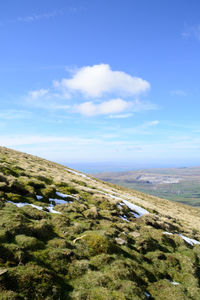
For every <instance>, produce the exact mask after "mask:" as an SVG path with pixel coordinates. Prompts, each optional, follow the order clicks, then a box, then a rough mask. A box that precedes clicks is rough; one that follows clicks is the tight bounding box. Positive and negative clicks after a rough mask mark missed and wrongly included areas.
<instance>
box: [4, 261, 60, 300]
mask: <svg viewBox="0 0 200 300" xmlns="http://www.w3.org/2000/svg"><path fill="white" fill-rule="evenodd" d="M5 285H6V287H7V288H9V289H11V290H13V291H14V292H17V293H18V295H19V296H20V297H23V299H45V298H46V297H47V296H48V295H53V297H52V298H50V299H55V298H56V297H57V299H59V297H60V296H61V287H60V286H59V284H58V283H57V282H56V280H55V278H54V276H53V274H52V273H51V272H49V271H48V270H46V269H45V268H43V267H40V266H36V265H32V264H29V265H26V266H18V267H14V268H12V269H9V270H8V273H7V280H6V283H5Z"/></svg>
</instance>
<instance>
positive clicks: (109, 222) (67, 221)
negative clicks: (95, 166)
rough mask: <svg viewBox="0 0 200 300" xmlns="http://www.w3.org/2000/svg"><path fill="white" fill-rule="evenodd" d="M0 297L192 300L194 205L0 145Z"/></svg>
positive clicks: (196, 271) (197, 266)
mask: <svg viewBox="0 0 200 300" xmlns="http://www.w3.org/2000/svg"><path fill="white" fill-rule="evenodd" d="M0 299H9V300H14V299H16V300H18V299H19V300H20V299H29V300H30V299H48V300H50V299H75V300H115V299H116V300H125V299H130V300H132V299H134V300H137V299H161V300H165V299H166V300H168V299H171V300H173V299H176V300H182V299H200V210H199V209H198V208H194V207H189V206H186V205H182V204H178V203H173V202H170V201H168V200H164V199H159V198H157V197H153V196H149V195H146V194H143V193H140V192H136V191H133V190H130V189H127V188H124V187H121V186H117V185H113V184H110V183H105V182H103V181H100V180H98V179H95V178H93V177H90V176H88V175H86V174H83V173H80V172H78V171H75V170H72V169H70V168H67V167H65V166H62V165H59V164H56V163H53V162H50V161H47V160H44V159H41V158H38V157H35V156H32V155H28V154H25V153H21V152H17V151H14V150H10V149H7V148H3V147H0Z"/></svg>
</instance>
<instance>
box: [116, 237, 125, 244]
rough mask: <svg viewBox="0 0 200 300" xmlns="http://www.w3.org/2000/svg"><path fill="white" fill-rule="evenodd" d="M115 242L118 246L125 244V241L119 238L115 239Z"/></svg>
mask: <svg viewBox="0 0 200 300" xmlns="http://www.w3.org/2000/svg"><path fill="white" fill-rule="evenodd" d="M115 241H116V243H117V244H119V245H124V244H126V243H127V242H126V241H125V240H123V239H121V238H115Z"/></svg>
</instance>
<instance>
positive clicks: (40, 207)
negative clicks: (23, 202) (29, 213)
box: [29, 204, 43, 210]
mask: <svg viewBox="0 0 200 300" xmlns="http://www.w3.org/2000/svg"><path fill="white" fill-rule="evenodd" d="M29 205H30V206H32V207H34V208H37V209H38V210H43V207H42V206H38V205H35V204H29Z"/></svg>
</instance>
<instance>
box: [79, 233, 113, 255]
mask: <svg viewBox="0 0 200 300" xmlns="http://www.w3.org/2000/svg"><path fill="white" fill-rule="evenodd" d="M83 242H84V243H85V245H86V247H87V248H86V249H87V251H88V253H89V255H90V256H95V255H99V254H101V253H113V252H116V251H118V248H117V247H116V245H115V244H114V243H113V242H111V241H110V240H109V239H108V238H107V237H106V236H105V235H104V234H101V233H98V232H91V233H88V234H86V235H85V237H84V238H83Z"/></svg>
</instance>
